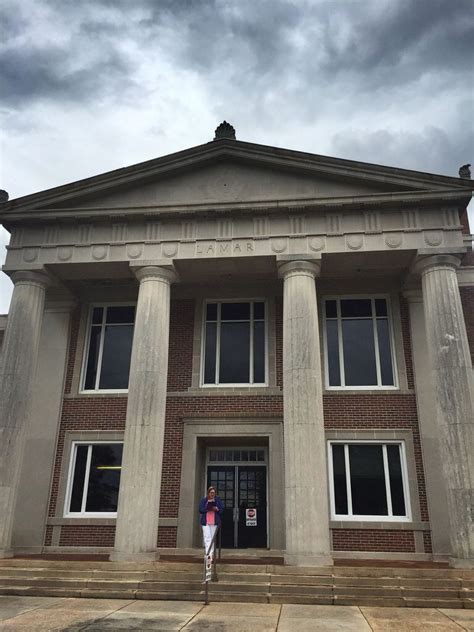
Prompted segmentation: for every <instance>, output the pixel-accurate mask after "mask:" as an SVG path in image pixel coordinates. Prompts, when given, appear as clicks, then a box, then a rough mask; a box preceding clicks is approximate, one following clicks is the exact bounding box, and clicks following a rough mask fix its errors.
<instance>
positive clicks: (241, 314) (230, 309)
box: [221, 303, 250, 320]
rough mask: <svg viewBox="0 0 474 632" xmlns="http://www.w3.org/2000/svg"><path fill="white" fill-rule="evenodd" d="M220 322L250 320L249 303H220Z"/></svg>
mask: <svg viewBox="0 0 474 632" xmlns="http://www.w3.org/2000/svg"><path fill="white" fill-rule="evenodd" d="M221 319H222V320H250V303H222V304H221Z"/></svg>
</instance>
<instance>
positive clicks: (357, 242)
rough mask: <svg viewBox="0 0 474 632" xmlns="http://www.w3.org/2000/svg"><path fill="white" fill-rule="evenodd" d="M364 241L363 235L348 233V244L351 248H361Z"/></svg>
mask: <svg viewBox="0 0 474 632" xmlns="http://www.w3.org/2000/svg"><path fill="white" fill-rule="evenodd" d="M363 243H364V238H363V237H362V235H347V237H346V245H347V247H348V248H350V249H351V250H359V249H360V248H362V244H363Z"/></svg>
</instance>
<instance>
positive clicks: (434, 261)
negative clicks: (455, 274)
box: [412, 255, 461, 275]
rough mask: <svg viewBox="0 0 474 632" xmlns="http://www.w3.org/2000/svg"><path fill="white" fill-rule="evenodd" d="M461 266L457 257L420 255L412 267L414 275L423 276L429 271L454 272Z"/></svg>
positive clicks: (459, 258)
mask: <svg viewBox="0 0 474 632" xmlns="http://www.w3.org/2000/svg"><path fill="white" fill-rule="evenodd" d="M460 265H461V257H459V256H457V255H422V256H418V257H417V258H416V260H415V262H414V263H413V265H412V271H413V272H414V273H415V274H421V275H424V274H426V273H427V272H430V271H431V270H456V269H457V268H459V266H460Z"/></svg>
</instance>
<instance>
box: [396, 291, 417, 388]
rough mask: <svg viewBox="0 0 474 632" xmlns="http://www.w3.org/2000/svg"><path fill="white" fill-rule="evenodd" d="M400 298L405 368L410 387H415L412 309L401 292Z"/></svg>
mask: <svg viewBox="0 0 474 632" xmlns="http://www.w3.org/2000/svg"><path fill="white" fill-rule="evenodd" d="M399 300H400V320H401V325H402V338H403V354H404V356H405V369H406V372H407V384H408V388H415V378H414V376H413V358H412V355H411V334H410V311H409V307H408V301H407V300H406V298H404V297H403V296H402V295H401V294H400V297H399Z"/></svg>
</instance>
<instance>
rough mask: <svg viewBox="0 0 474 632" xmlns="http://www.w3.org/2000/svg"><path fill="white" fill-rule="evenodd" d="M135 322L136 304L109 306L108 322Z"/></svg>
mask: <svg viewBox="0 0 474 632" xmlns="http://www.w3.org/2000/svg"><path fill="white" fill-rule="evenodd" d="M133 322H135V306H134V305H125V306H121V307H107V324H109V325H110V324H112V323H119V324H120V323H133Z"/></svg>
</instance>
